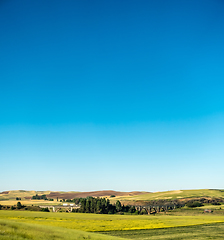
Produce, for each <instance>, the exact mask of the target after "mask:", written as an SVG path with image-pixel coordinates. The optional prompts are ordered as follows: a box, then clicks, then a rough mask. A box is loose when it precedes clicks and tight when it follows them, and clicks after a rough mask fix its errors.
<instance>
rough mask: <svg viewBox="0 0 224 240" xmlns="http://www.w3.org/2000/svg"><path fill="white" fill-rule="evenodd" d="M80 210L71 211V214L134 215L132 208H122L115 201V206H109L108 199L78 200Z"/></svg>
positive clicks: (133, 208)
mask: <svg viewBox="0 0 224 240" xmlns="http://www.w3.org/2000/svg"><path fill="white" fill-rule="evenodd" d="M79 203H80V208H79V209H73V212H81V213H99V214H114V213H118V212H119V213H123V212H129V213H136V214H138V211H136V209H135V207H134V206H124V205H123V206H122V205H121V202H120V201H117V202H116V204H111V203H110V200H109V199H106V198H94V197H87V198H82V199H80V202H79Z"/></svg>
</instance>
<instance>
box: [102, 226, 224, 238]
mask: <svg viewBox="0 0 224 240" xmlns="http://www.w3.org/2000/svg"><path fill="white" fill-rule="evenodd" d="M104 234H106V235H109V236H116V237H122V238H126V239H136V240H137V239H144V240H147V239H150V240H152V239H154V240H156V239H158V240H159V239H164V240H165V239H166V240H173V239H174V240H179V239H197V240H204V239H223V238H224V223H215V224H205V225H195V226H187V227H174V228H163V229H150V230H132V231H110V232H104Z"/></svg>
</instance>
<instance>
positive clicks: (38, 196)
mask: <svg viewBox="0 0 224 240" xmlns="http://www.w3.org/2000/svg"><path fill="white" fill-rule="evenodd" d="M32 199H37V200H41V199H43V200H48V199H47V196H46V195H45V194H44V195H37V194H36V195H35V196H32Z"/></svg>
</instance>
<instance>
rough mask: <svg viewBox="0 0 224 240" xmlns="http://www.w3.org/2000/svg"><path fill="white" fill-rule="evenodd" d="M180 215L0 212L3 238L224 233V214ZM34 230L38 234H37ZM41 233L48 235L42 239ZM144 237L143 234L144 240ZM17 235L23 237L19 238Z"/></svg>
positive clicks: (94, 237)
mask: <svg viewBox="0 0 224 240" xmlns="http://www.w3.org/2000/svg"><path fill="white" fill-rule="evenodd" d="M172 214H174V213H172ZM177 214H178V212H177V213H176V215H165V214H158V215H155V216H152V215H142V216H139V215H138V216H135V215H106V214H105V215H101V214H87V213H45V212H29V211H15V210H14V211H10V210H8V211H5V210H1V211H0V226H1V230H0V239H44V237H46V235H47V234H48V235H49V237H48V238H47V239H107V238H108V237H110V235H114V236H115V237H122V238H137V239H148V238H149V236H153V234H154V235H155V236H153V237H158V236H157V235H158V234H156V232H158V233H160V235H161V236H160V237H161V239H164V237H165V235H167V234H165V232H170V234H177V236H178V234H180V232H179V230H180V229H182V228H183V231H185V235H186V236H187V233H188V234H190V232H189V231H188V230H187V228H186V227H192V229H196V230H197V231H196V232H198V233H197V234H199V233H200V231H202V230H200V229H202V227H206V226H207V230H206V234H207V235H209V229H210V228H211V226H213V227H214V229H216V228H217V230H215V232H216V233H217V234H218V233H219V232H222V231H223V223H224V215H223V214H222V215H221V214H220V215H217V214H216V215H213V214H202V213H201V214H196V215H194V216H192V215H177ZM208 224H209V225H208ZM211 224H213V225H211ZM208 226H209V227H208ZM41 229H43V230H41ZM184 229H185V230H184ZM35 231H37V232H38V234H35ZM42 232H45V234H43V236H42ZM96 232H98V233H97V234H99V232H100V233H101V234H102V233H105V234H106V235H103V236H102V235H94V234H95V233H96ZM163 233H164V234H163ZM108 234H109V235H108ZM130 234H131V237H130V236H129V235H130ZM11 235H12V236H11ZM33 235H35V238H34V237H32V236H33ZM142 235H144V238H143V236H142ZM163 235H164V236H163ZM10 236H11V237H10ZM16 236H17V237H20V238H16ZM134 236H135V237H134ZM138 236H139V238H138ZM140 236H142V237H140ZM13 237H15V238H13ZM162 237H163V238H162ZM45 239H46V238H45ZM109 239H113V238H111V237H110V238H109ZM150 239H151V238H150ZM152 239H160V238H152ZM177 239H178V238H177ZM179 239H181V238H179ZM182 239H183V238H182ZM186 239H187V238H186ZM210 239H211V238H210Z"/></svg>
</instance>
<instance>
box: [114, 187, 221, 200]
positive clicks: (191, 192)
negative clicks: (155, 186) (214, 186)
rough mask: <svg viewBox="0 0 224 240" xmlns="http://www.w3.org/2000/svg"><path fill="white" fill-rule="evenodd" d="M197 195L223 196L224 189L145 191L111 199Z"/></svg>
mask: <svg viewBox="0 0 224 240" xmlns="http://www.w3.org/2000/svg"><path fill="white" fill-rule="evenodd" d="M197 197H210V198H220V197H222V198H224V191H222V190H210V189H200V190H176V191H166V192H154V193H146V194H140V195H135V196H120V197H115V198H113V200H117V199H119V200H132V201H133V200H134V201H136V200H144V201H146V200H158V199H171V200H172V199H181V198H197Z"/></svg>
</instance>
